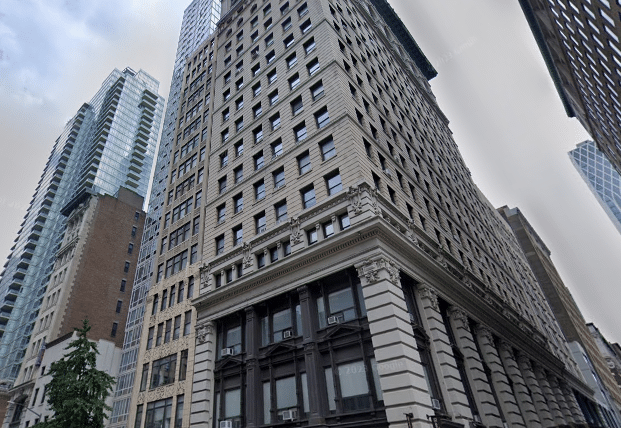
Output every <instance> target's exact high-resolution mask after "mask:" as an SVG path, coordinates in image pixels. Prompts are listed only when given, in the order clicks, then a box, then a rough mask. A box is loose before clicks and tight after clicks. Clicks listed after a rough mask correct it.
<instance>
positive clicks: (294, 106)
mask: <svg viewBox="0 0 621 428" xmlns="http://www.w3.org/2000/svg"><path fill="white" fill-rule="evenodd" d="M303 108H304V104H303V103H302V97H301V96H300V97H297V98H296V99H294V100H293V101H291V112H292V113H293V115H294V116H295V115H296V114H298V113H300V112H301V111H302V109H303Z"/></svg>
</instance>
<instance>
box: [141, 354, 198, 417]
mask: <svg viewBox="0 0 621 428" xmlns="http://www.w3.org/2000/svg"><path fill="white" fill-rule="evenodd" d="M183 352H186V353H187V350H186V351H183ZM181 361H182V363H183V353H181ZM185 366H186V367H187V356H186V362H185ZM184 379H185V371H184V378H183V379H181V369H179V380H184ZM183 399H184V398H183V395H179V396H177V409H176V410H175V427H174V428H181V425H182V424H183ZM141 406H142V404H141ZM140 410H142V409H140ZM134 426H135V427H140V424H135V425H134Z"/></svg>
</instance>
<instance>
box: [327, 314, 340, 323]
mask: <svg viewBox="0 0 621 428" xmlns="http://www.w3.org/2000/svg"><path fill="white" fill-rule="evenodd" d="M338 322H339V319H338V317H336V316H331V317H328V324H337V323H338Z"/></svg>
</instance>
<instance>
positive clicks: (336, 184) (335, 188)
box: [326, 171, 343, 195]
mask: <svg viewBox="0 0 621 428" xmlns="http://www.w3.org/2000/svg"><path fill="white" fill-rule="evenodd" d="M326 187H327V188H328V195H334V194H335V193H337V192H340V191H341V190H343V185H342V184H341V175H340V174H339V172H338V171H336V172H333V173H332V174H330V175H328V176H326Z"/></svg>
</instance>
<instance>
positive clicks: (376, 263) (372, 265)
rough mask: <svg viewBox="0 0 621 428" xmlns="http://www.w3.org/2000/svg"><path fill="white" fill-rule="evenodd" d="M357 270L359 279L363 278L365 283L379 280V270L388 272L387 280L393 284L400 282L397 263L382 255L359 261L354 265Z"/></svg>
mask: <svg viewBox="0 0 621 428" xmlns="http://www.w3.org/2000/svg"><path fill="white" fill-rule="evenodd" d="M355 267H356V269H357V270H358V276H359V277H360V279H365V280H366V284H367V285H368V284H374V283H376V282H378V281H380V279H381V277H380V272H381V271H385V272H386V273H387V274H388V277H387V278H386V279H388V281H390V282H392V283H393V284H395V285H399V284H400V280H399V267H398V266H397V264H396V263H395V262H394V261H392V260H390V259H388V258H387V257H384V256H379V257H377V258H374V259H367V260H365V261H363V262H361V263H358V264H356V265H355Z"/></svg>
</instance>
